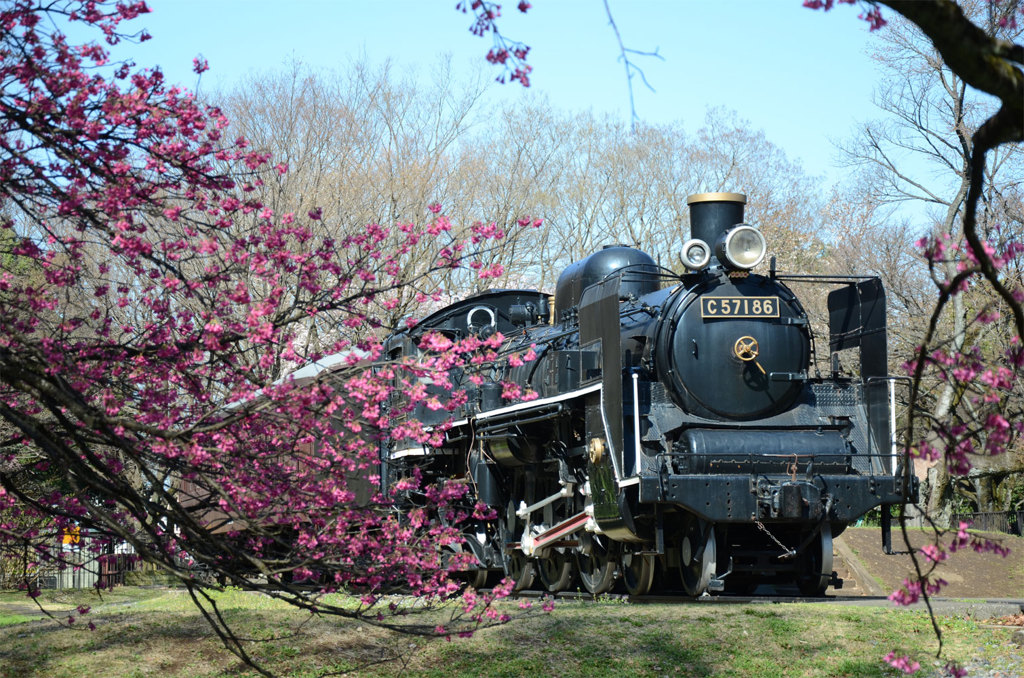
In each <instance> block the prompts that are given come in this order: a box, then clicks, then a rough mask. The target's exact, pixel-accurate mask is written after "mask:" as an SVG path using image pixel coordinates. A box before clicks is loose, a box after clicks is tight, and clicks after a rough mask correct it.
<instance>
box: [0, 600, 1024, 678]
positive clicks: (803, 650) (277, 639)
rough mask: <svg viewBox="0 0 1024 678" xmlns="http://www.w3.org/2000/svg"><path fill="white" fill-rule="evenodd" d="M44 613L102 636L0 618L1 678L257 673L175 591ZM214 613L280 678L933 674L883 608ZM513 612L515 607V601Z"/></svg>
mask: <svg viewBox="0 0 1024 678" xmlns="http://www.w3.org/2000/svg"><path fill="white" fill-rule="evenodd" d="M90 599H91V600H90ZM342 600H343V599H342ZM25 601H26V599H25V597H24V595H23V594H11V595H7V594H0V615H2V614H5V613H4V612H3V609H4V606H5V605H8V606H10V605H13V604H16V603H17V602H21V603H24V602H25ZM45 602H46V603H47V604H48V605H52V606H54V607H55V608H56V609H64V608H72V607H73V606H74V605H79V604H89V605H92V607H93V612H92V613H91V614H90V615H88V617H87V618H89V619H92V621H93V622H94V623H95V624H96V626H97V629H96V630H95V631H88V630H85V629H84V627H82V625H81V624H79V623H76V624H75V626H76V627H80V628H75V629H71V630H68V629H62V628H60V627H58V626H57V625H56V624H54V623H53V622H50V621H47V622H41V621H28V620H27V615H24V614H21V615H18V614H13V615H5V616H0V677H3V678H8V677H11V678H13V677H14V676H18V677H19V678H21V677H26V678H30V677H34V676H39V677H42V676H47V677H48V678H49V677H53V678H61V677H67V678H71V677H77V676H83V675H89V676H100V677H102V676H116V677H117V678H132V677H135V676H140V677H141V676H162V677H182V678H184V677H188V678H193V677H195V678H198V677H205V676H225V677H226V676H232V677H240V676H255V675H257V674H256V673H255V672H254V671H252V670H251V669H249V668H247V667H245V666H244V665H242V664H241V663H240V662H239V661H238V660H237V659H236V658H235V657H233V656H232V655H230V654H228V653H227V651H226V650H224V648H223V646H222V645H221V644H220V642H219V641H218V640H217V639H216V637H215V636H214V634H213V633H212V632H211V631H210V629H209V627H208V626H207V624H206V623H205V621H204V620H203V619H202V618H201V616H200V615H199V614H198V612H196V611H195V609H194V608H193V607H192V603H191V600H190V599H189V597H188V595H187V594H185V593H183V592H180V591H173V590H164V591H159V590H151V589H117V590H115V591H114V592H113V593H112V594H111V595H109V596H104V601H103V602H99V601H98V600H96V599H95V598H93V597H91V596H89V595H88V594H83V593H81V592H79V593H75V594H73V595H66V596H56V597H51V599H49V600H47V601H45ZM218 604H219V606H220V608H221V609H222V611H223V612H224V614H225V616H226V617H227V618H228V620H229V622H230V623H231V624H232V626H233V627H234V628H235V630H236V632H237V633H238V634H239V635H240V636H242V637H244V638H246V640H245V642H244V643H243V646H244V647H245V649H246V651H247V652H250V653H251V654H252V655H253V657H254V658H256V659H257V660H259V661H260V662H262V663H264V664H265V665H266V666H267V667H268V668H269V669H271V670H272V671H274V672H275V673H277V674H278V675H282V676H295V677H298V678H302V677H304V676H317V675H321V674H323V673H327V672H340V671H350V672H352V673H350V674H349V675H357V676H398V675H402V676H423V677H436V678H451V677H452V676H488V677H501V676H509V677H511V676H522V675H557V676H569V677H579V678H583V677H587V678H591V677H602V676H608V677H611V676H624V675H625V676H630V677H631V678H634V677H635V678H646V677H648V676H650V677H656V676H736V677H740V676H742V677H744V678H748V677H756V676H778V675H786V676H890V677H892V676H896V675H898V674H897V672H896V671H894V670H893V669H891V668H889V667H888V666H886V665H885V664H884V663H883V662H882V661H881V657H882V656H883V655H884V654H885V653H887V652H889V651H890V650H896V651H898V652H900V653H909V654H912V655H914V656H915V657H916V658H918V659H919V660H920V661H921V662H922V664H924V665H925V668H926V672H925V675H929V674H928V671H931V673H932V675H934V672H935V671H934V670H935V667H934V665H933V659H932V657H930V656H929V655H931V654H934V651H935V647H936V646H935V640H934V637H933V636H932V633H931V625H930V622H929V621H928V618H927V616H926V615H924V614H923V613H919V612H914V611H907V610H895V609H890V608H869V607H865V608H861V607H842V606H838V605H832V604H824V603H823V604H778V605H764V604H760V605H712V604H705V603H690V604H677V605H623V604H622V603H620V602H602V603H592V604H581V603H573V602H564V603H559V605H558V606H557V607H556V609H555V612H554V613H553V614H550V615H548V614H536V615H533V616H530V617H527V618H524V619H519V620H517V621H514V622H512V623H511V624H508V625H506V626H501V627H495V628H490V629H484V630H482V631H480V632H478V633H477V634H476V635H475V636H474V637H473V638H470V639H462V640H453V641H451V642H446V641H445V640H444V639H434V640H428V639H424V638H419V637H415V636H408V635H400V634H395V633H392V632H388V631H385V630H382V629H378V628H374V627H372V626H369V625H367V624H365V623H360V622H355V621H350V620H339V619H333V618H325V617H319V616H311V615H309V614H307V613H303V612H301V611H297V610H294V609H290V608H288V607H287V606H286V605H285V604H283V603H281V602H278V601H274V600H270V599H268V598H266V597H263V596H256V595H253V594H247V593H242V592H238V591H228V592H225V593H222V594H218ZM62 606H63V607H62ZM507 607H508V609H509V610H510V611H516V610H517V608H516V607H515V604H514V603H510V604H508V606H507ZM19 616H20V617H21V618H19ZM3 620H6V621H3ZM431 623H432V622H431ZM944 626H945V627H946V629H947V631H946V639H947V652H948V654H949V656H951V657H959V658H961V659H989V660H992V661H996V662H1006V661H1013V660H1011V659H1009V658H1011V657H1013V656H1014V654H1013V653H1014V650H1015V648H1014V647H1013V646H1012V645H1010V643H1009V637H1010V631H1009V630H1007V629H988V628H982V627H981V626H979V625H978V624H976V623H975V622H974V621H972V620H967V619H946V620H944ZM1016 661H1018V663H1019V662H1020V660H1019V658H1018V659H1017V660H1016ZM1021 668H1024V666H1021ZM1017 670H1020V669H1017Z"/></svg>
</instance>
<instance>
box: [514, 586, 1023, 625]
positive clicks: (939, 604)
mask: <svg viewBox="0 0 1024 678" xmlns="http://www.w3.org/2000/svg"><path fill="white" fill-rule="evenodd" d="M549 597H553V598H554V599H555V601H561V602H567V603H568V602H572V603H601V602H609V601H612V602H617V603H623V604H628V605H714V606H722V605H724V606H729V605H777V604H794V603H810V604H831V605H849V606H855V607H891V608H894V609H907V610H926V609H927V607H926V605H925V604H924V602H918V603H916V604H914V605H911V606H909V607H904V608H899V607H896V606H895V605H894V604H893V603H892V602H891V601H890V600H889V599H888V598H887V597H885V596H864V595H859V596H858V595H851V596H844V595H825V596H822V597H809V596H800V595H791V594H789V593H788V592H785V591H783V592H775V593H768V594H765V595H753V596H741V595H706V596H701V597H700V598H691V597H689V596H686V595H683V594H673V593H668V594H663V593H660V594H650V595H643V596H630V595H628V594H624V593H608V594H602V595H600V596H592V595H591V594H589V593H585V592H575V591H563V592H561V593H556V594H554V596H552V595H551V594H549V593H546V592H542V591H531V590H527V591H519V592H518V593H517V594H515V595H514V596H513V598H514V599H520V600H541V599H545V598H549ZM931 604H932V608H933V609H934V610H935V613H936V614H938V615H942V616H953V617H962V616H969V617H971V618H972V619H975V620H982V619H991V618H994V617H1005V616H1009V615H1014V614H1019V613H1021V612H1024V599H1017V598H945V597H943V598H932V599H931Z"/></svg>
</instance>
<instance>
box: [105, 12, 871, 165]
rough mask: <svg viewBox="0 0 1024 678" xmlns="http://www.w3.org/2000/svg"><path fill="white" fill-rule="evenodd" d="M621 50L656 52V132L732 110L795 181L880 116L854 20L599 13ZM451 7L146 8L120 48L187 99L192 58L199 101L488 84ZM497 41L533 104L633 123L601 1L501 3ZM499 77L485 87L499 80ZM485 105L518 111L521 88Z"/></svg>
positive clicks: (192, 83)
mask: <svg viewBox="0 0 1024 678" xmlns="http://www.w3.org/2000/svg"><path fill="white" fill-rule="evenodd" d="M609 1H610V5H611V8H612V11H613V13H614V17H615V20H616V22H617V24H618V26H619V30H620V32H621V33H622V35H623V38H624V40H625V42H626V43H627V46H630V47H633V48H635V49H640V50H651V51H653V50H654V49H657V50H658V51H659V53H660V54H661V55H662V57H663V58H664V60H663V61H658V60H655V59H640V60H639V62H640V63H641V64H642V65H643V67H644V71H645V74H646V76H647V79H648V81H649V82H650V83H651V84H652V85H653V87H654V88H655V90H656V91H655V92H653V93H652V92H649V91H647V90H646V89H644V88H643V86H642V85H640V86H638V87H637V89H636V95H637V110H638V114H639V115H640V117H641V119H642V120H643V121H645V122H650V123H667V122H682V123H683V125H684V126H685V128H686V129H687V130H688V131H693V130H695V129H697V128H698V127H699V126H700V125H701V123H702V122H703V119H704V116H705V112H706V110H707V108H708V107H713V106H723V107H726V108H728V109H732V110H735V111H736V112H737V113H738V114H739V115H740V117H741V118H743V119H746V120H749V121H750V122H751V124H752V125H753V126H754V127H755V128H759V129H763V130H764V131H765V133H766V135H767V137H768V139H769V140H770V141H771V142H773V143H775V144H776V145H778V146H780V147H782V148H784V149H785V150H786V152H787V153H788V154H789V155H790V157H791V158H793V159H796V160H799V161H800V162H802V164H803V166H804V168H805V170H807V172H808V173H810V174H813V175H822V176H824V177H825V178H826V179H827V180H829V181H830V182H831V181H836V180H839V179H840V178H841V177H842V174H843V171H842V170H840V169H837V167H838V163H837V161H836V157H835V156H836V153H835V150H834V147H833V145H832V143H831V140H832V139H840V138H843V137H847V136H849V135H850V133H851V132H852V130H853V129H854V127H855V126H856V124H857V123H858V122H864V121H867V120H870V119H872V118H875V117H878V115H877V113H876V111H875V109H874V107H873V105H872V104H871V93H872V89H873V87H874V86H875V84H876V81H877V79H878V77H879V74H878V72H877V71H876V69H875V65H874V63H873V62H872V61H871V59H870V57H869V55H868V50H869V48H870V45H871V44H872V43H873V42H874V41H875V36H873V35H871V34H870V33H869V32H868V28H867V24H866V23H865V22H863V21H860V20H858V19H857V14H858V12H859V10H858V8H856V7H850V6H845V5H844V6H840V7H838V8H836V9H835V10H833V11H832V12H829V13H825V12H821V11H812V10H808V9H804V8H803V7H802V6H801V4H802V3H801V1H800V0H729V1H727V2H726V1H718V0H715V1H712V0H677V1H675V2H668V1H665V0H609ZM455 4H456V0H416V1H412V0H387V1H385V0H150V6H151V7H152V9H153V13H152V14H150V15H148V16H144V17H142V18H140V19H138V20H137V21H136V22H133V24H134V25H135V26H137V27H145V28H147V29H148V30H149V31H150V33H152V34H153V40H151V41H149V42H147V43H145V44H143V45H140V46H135V47H131V48H130V50H131V51H130V53H129V51H128V50H127V49H126V50H125V53H124V54H122V56H131V57H132V58H134V59H135V61H136V62H137V63H138V64H139V65H140V66H143V65H160V66H161V67H162V68H163V70H164V72H165V73H166V74H167V75H168V77H169V79H170V80H171V81H174V82H178V83H180V84H183V85H186V86H189V87H190V88H193V89H194V88H195V87H196V84H197V82H196V76H195V74H193V73H192V72H191V66H192V58H193V57H195V56H197V55H200V54H201V55H202V56H203V57H205V58H206V59H207V60H208V61H209V64H210V71H208V72H207V73H205V74H204V75H203V80H202V82H201V83H200V85H201V88H202V89H207V88H210V87H218V86H227V87H230V86H231V85H233V84H234V83H235V82H237V81H238V79H239V78H240V77H241V76H243V75H245V74H247V73H250V72H260V71H266V70H273V69H276V68H279V67H281V66H282V65H283V64H284V63H285V62H286V61H287V60H289V59H292V58H298V59H299V60H301V61H303V62H304V63H307V64H309V65H311V66H314V67H324V68H339V69H340V68H344V67H345V66H346V64H348V63H350V62H351V61H352V60H354V59H358V58H360V57H361V56H365V57H367V58H368V59H369V60H370V61H371V62H374V63H377V62H382V61H384V60H385V59H391V60H392V61H393V62H394V64H395V65H396V66H398V67H399V68H400V69H404V68H410V69H415V68H423V67H424V66H425V65H429V64H430V63H433V62H434V61H435V60H436V58H437V55H439V54H442V53H446V52H447V53H451V54H452V56H453V58H454V62H455V64H456V66H457V67H458V68H460V69H465V72H466V73H467V74H468V73H471V72H472V71H473V70H479V69H483V70H485V72H487V71H486V68H487V64H486V63H485V62H484V58H483V57H484V54H485V53H486V51H487V49H488V47H489V46H490V38H489V37H487V38H478V37H475V36H473V35H471V34H470V32H469V31H468V27H469V24H470V20H469V16H468V15H462V14H460V13H458V12H456V11H455V9H454V8H455ZM504 4H505V7H504V17H503V20H502V23H501V28H502V31H503V33H505V34H506V35H507V36H508V37H510V38H514V39H519V40H522V41H523V42H525V43H527V44H529V45H530V46H531V52H530V63H531V64H532V65H533V68H534V72H533V74H532V85H531V90H535V91H536V92H539V93H543V94H544V95H546V96H547V97H548V98H549V99H550V101H551V103H552V104H553V105H554V106H555V107H557V108H560V109H563V110H581V109H592V110H594V111H596V112H607V113H610V114H612V115H616V116H619V117H621V119H622V120H623V121H628V119H629V98H628V93H627V90H626V84H625V77H624V74H623V67H622V65H621V64H620V63H619V62H618V60H617V59H618V47H617V44H616V42H615V37H614V34H613V33H612V31H611V29H610V27H609V25H608V20H607V18H606V16H605V12H604V6H603V3H602V0H533V5H534V6H533V8H532V9H531V10H530V12H529V13H528V14H526V15H520V13H519V12H518V11H517V10H516V8H515V5H516V4H517V1H516V0H506V2H505V3H504ZM496 73H497V72H496V70H495V71H494V74H496ZM492 89H493V92H492V93H491V94H490V96H493V97H496V98H505V99H511V100H515V99H516V98H517V97H521V96H523V95H524V93H523V91H522V88H521V87H520V86H519V85H518V84H513V85H499V84H497V83H495V84H494V86H493V88H492Z"/></svg>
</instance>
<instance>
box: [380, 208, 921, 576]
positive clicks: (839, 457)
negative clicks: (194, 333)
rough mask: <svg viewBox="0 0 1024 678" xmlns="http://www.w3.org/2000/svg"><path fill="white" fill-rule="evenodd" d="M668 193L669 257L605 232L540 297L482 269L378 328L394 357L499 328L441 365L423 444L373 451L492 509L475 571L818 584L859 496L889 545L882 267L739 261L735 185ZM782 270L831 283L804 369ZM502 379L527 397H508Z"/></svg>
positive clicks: (392, 468) (386, 476)
mask: <svg viewBox="0 0 1024 678" xmlns="http://www.w3.org/2000/svg"><path fill="white" fill-rule="evenodd" d="M687 202H688V205H689V207H690V222H691V236H692V239H690V240H689V241H688V242H686V244H685V245H684V247H683V250H682V253H681V255H680V258H681V261H682V264H683V266H684V267H685V269H686V272H685V273H683V274H682V275H678V274H675V273H673V272H671V271H668V270H666V269H663V268H661V267H660V266H658V265H657V264H656V263H655V261H654V260H653V259H652V258H651V257H650V256H649V255H647V254H645V253H644V252H641V251H639V250H636V249H633V248H629V247H625V246H612V247H607V248H605V249H603V250H601V251H598V252H596V253H594V254H592V255H590V256H589V257H587V258H585V259H583V260H581V261H578V262H576V263H574V264H572V265H570V266H569V267H568V268H566V269H565V270H564V271H563V272H562V274H561V276H560V277H559V279H558V283H557V286H556V291H555V295H554V298H553V299H552V298H551V297H550V296H549V295H547V294H544V293H541V292H538V291H536V290H520V289H516V290H491V291H487V292H484V293H482V294H478V295H476V296H473V297H470V298H467V299H464V300H462V301H459V302H457V303H455V304H452V305H450V306H447V307H445V308H443V309H441V310H439V311H437V312H435V313H432V314H431V315H430V316H429V317H427V318H425V319H424V320H423V321H421V322H420V323H419V324H418V325H417V326H416V327H415V329H413V330H410V331H406V332H403V333H399V334H396V335H394V336H392V337H390V338H389V339H388V341H387V343H386V350H387V352H388V355H389V356H390V357H391V358H394V359H398V358H401V357H403V356H410V355H416V354H417V353H418V352H419V351H420V349H419V348H418V346H419V340H420V339H421V338H422V337H423V335H424V334H425V333H427V332H437V333H441V334H443V335H445V336H447V337H449V338H452V339H461V338H465V337H469V336H477V337H489V336H492V335H494V334H495V333H498V332H500V333H501V334H502V335H503V337H504V340H503V343H502V347H501V349H500V352H499V353H500V357H499V359H498V360H497V361H491V362H489V363H488V364H486V365H485V366H483V367H481V368H479V369H475V371H473V372H472V373H471V371H470V370H469V369H467V370H465V371H464V372H461V373H459V374H456V375H455V376H454V377H452V380H453V381H452V383H454V384H455V386H454V388H455V389H457V390H462V391H464V393H465V396H466V398H465V404H464V405H461V406H460V409H459V410H458V412H457V414H456V415H455V421H454V422H453V423H451V425H450V428H447V430H446V432H445V438H444V442H443V444H441V445H440V446H439V447H426V446H423V445H420V444H416V443H410V442H408V441H406V442H402V441H388V442H386V443H382V445H384V449H382V451H381V454H382V464H383V473H382V482H384V483H394V482H395V481H396V480H397V479H398V478H401V477H404V476H407V475H408V474H409V473H410V472H411V467H412V466H416V467H418V468H419V469H420V472H421V473H422V474H423V475H424V477H425V478H426V479H427V480H428V481H430V480H438V481H440V480H450V479H463V480H464V481H465V482H467V483H469V484H470V486H471V488H472V490H471V492H470V495H469V497H468V498H467V502H468V503H469V504H470V505H472V504H473V503H475V502H480V503H482V504H485V505H487V506H488V507H490V508H491V509H492V515H493V516H494V518H493V519H479V520H474V521H471V522H470V523H469V524H468V525H467V526H466V527H465V540H464V543H463V544H462V545H461V546H460V547H459V548H461V549H463V550H464V551H468V552H469V553H471V554H472V556H473V557H474V558H475V561H476V567H475V568H473V569H471V570H470V571H468V572H466V573H465V574H466V576H467V577H468V578H469V580H470V582H471V583H472V584H473V585H474V586H477V587H479V586H482V585H484V584H485V582H486V581H487V577H488V574H496V575H500V574H503V575H505V576H509V577H512V578H513V579H514V580H515V582H516V584H515V585H516V588H517V589H525V588H541V589H543V590H546V591H549V592H557V591H560V590H566V589H570V590H572V589H575V588H577V587H578V586H579V584H582V587H583V588H585V590H586V591H588V592H590V593H592V594H599V593H603V592H606V591H609V590H611V589H612V588H613V587H614V586H616V585H621V586H623V587H624V588H625V589H626V591H628V592H629V593H630V594H633V595H640V594H644V593H648V592H650V591H651V590H652V589H661V590H667V589H673V590H678V589H680V588H681V589H682V590H683V591H685V593H686V594H689V595H691V596H700V595H703V594H705V593H708V592H718V591H723V590H729V591H738V592H752V591H753V589H755V588H756V587H757V586H759V585H761V584H775V585H784V586H791V585H794V584H795V585H796V586H797V587H798V588H799V590H800V592H801V593H802V594H805V595H821V594H823V593H824V592H825V590H826V588H827V587H828V586H829V585H833V586H836V587H838V586H841V580H839V579H838V578H837V577H836V574H835V572H833V570H832V566H833V562H832V553H833V550H832V549H833V546H832V540H833V539H834V538H835V537H836V536H837V535H838V534H839V533H840V532H842V531H843V530H844V529H845V528H846V527H847V526H848V525H849V524H850V523H851V522H853V521H855V520H857V519H858V518H859V517H861V516H862V515H863V514H865V513H866V512H867V511H869V510H871V509H873V508H875V507H879V506H880V507H882V511H881V514H882V518H883V542H884V544H885V547H886V548H888V542H887V540H888V538H889V523H888V520H887V519H888V516H889V515H890V511H889V507H890V506H892V505H897V504H902V503H907V502H910V501H913V500H914V499H915V498H916V492H917V488H916V486H915V485H913V484H912V481H911V480H910V479H909V474H904V464H903V462H902V461H901V459H900V458H899V457H898V456H897V455H896V453H895V449H896V448H895V445H894V438H893V432H894V421H893V416H894V415H893V411H894V408H893V401H892V394H893V384H892V379H891V378H890V377H888V376H887V356H886V320H885V294H884V291H883V288H882V285H881V282H880V281H879V280H878V279H877V278H873V277H851V278H834V279H826V278H818V277H815V276H797V275H783V274H780V273H779V272H777V271H776V270H775V263H774V259H772V263H771V267H770V271H769V272H768V274H767V275H760V274H756V273H754V272H753V271H752V269H754V268H755V267H756V266H758V265H759V264H761V263H762V261H763V260H764V258H765V253H766V249H767V247H766V242H765V238H764V236H763V235H762V234H761V232H760V231H759V230H758V229H757V228H755V227H753V226H751V225H748V224H745V223H744V221H743V211H744V206H745V204H746V197H745V196H744V195H742V194H738V193H703V194H697V195H691V196H689V198H688V199H687ZM794 282H801V283H807V284H810V285H826V284H827V285H830V286H831V288H832V291H831V292H830V293H829V294H828V296H827V307H828V317H829V342H828V349H829V360H826V361H825V362H826V363H827V368H826V369H825V372H826V374H824V375H822V374H821V370H820V369H817V368H816V367H815V366H816V365H817V364H818V361H815V351H817V350H819V349H818V348H817V344H816V342H815V335H814V333H813V331H812V327H811V324H810V322H809V317H808V313H807V312H806V311H805V308H804V307H803V306H802V305H801V301H800V299H798V298H797V295H796V294H794V292H793V291H792V290H791V289H790V287H789V286H787V283H794ZM844 352H845V353H844ZM527 353H531V354H532V355H531V356H529V357H533V359H532V360H523V359H522V358H523V356H524V355H526V354H527ZM839 355H844V356H847V355H852V356H854V358H853V359H852V365H851V369H848V370H847V371H843V370H841V369H840V364H839V359H838V357H839ZM534 356H535V357H534ZM850 362H851V361H847V364H848V365H850ZM471 377H475V378H471ZM509 384H512V385H515V386H518V387H520V388H519V389H518V390H520V391H523V392H526V391H532V392H533V394H535V395H536V397H535V398H533V399H531V400H526V399H516V400H509V399H507V398H506V397H504V396H503V394H505V395H507V394H508V388H507V386H508V385H509ZM430 388H432V389H434V390H435V392H436V393H437V394H438V396H439V397H449V396H450V395H451V387H450V386H449V387H447V388H446V389H444V390H442V389H441V388H440V387H439V386H431V387H430ZM411 416H415V417H416V418H417V419H419V420H420V421H422V422H423V423H425V424H428V425H441V424H442V423H443V422H444V421H446V420H448V419H450V415H449V414H447V413H445V412H444V411H443V410H441V411H440V412H438V411H434V410H431V409H428V408H427V407H419V408H418V409H416V411H415V412H413V413H412V415H411ZM408 500H409V501H415V499H414V498H412V497H410V498H408ZM577 581H578V582H579V584H578V583H577Z"/></svg>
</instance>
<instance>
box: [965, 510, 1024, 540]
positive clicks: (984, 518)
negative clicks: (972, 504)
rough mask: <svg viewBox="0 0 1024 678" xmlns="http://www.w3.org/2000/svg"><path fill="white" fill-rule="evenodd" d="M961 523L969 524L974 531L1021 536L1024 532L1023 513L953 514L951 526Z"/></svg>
mask: <svg viewBox="0 0 1024 678" xmlns="http://www.w3.org/2000/svg"><path fill="white" fill-rule="evenodd" d="M961 522H964V523H970V524H971V529H974V530H983V531H986V532H1004V533H1006V534H1015V535H1017V536H1021V535H1022V530H1024V511H1002V512H989V513H954V514H953V521H952V524H953V525H954V526H955V525H959V524H960V523H961Z"/></svg>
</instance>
